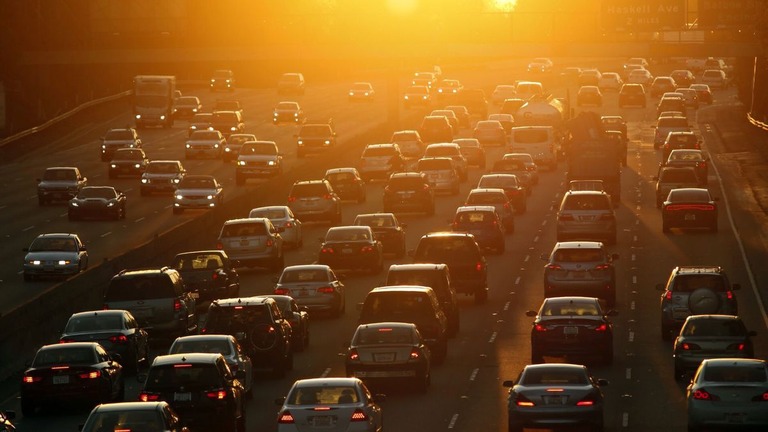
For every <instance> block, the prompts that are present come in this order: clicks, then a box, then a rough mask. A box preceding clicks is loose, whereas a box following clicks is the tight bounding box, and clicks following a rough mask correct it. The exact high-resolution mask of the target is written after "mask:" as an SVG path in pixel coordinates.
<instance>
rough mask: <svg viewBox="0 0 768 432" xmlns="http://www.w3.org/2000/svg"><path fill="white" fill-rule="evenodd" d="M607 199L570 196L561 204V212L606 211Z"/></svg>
mask: <svg viewBox="0 0 768 432" xmlns="http://www.w3.org/2000/svg"><path fill="white" fill-rule="evenodd" d="M610 207H611V206H610V204H609V203H608V197H607V196H605V195H602V194H600V195H591V194H590V195H570V196H568V197H567V198H566V199H565V203H563V210H608V209H609V208H610Z"/></svg>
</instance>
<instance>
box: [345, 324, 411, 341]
mask: <svg viewBox="0 0 768 432" xmlns="http://www.w3.org/2000/svg"><path fill="white" fill-rule="evenodd" d="M413 342H414V341H413V331H411V329H410V328H408V327H375V328H368V327H363V328H360V329H358V330H357V332H356V333H355V337H354V339H353V340H352V344H353V345H387V344H412V343H413Z"/></svg>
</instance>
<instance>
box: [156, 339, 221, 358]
mask: <svg viewBox="0 0 768 432" xmlns="http://www.w3.org/2000/svg"><path fill="white" fill-rule="evenodd" d="M182 353H212V354H221V355H224V356H228V355H230V354H232V346H231V345H230V344H229V342H227V341H226V340H224V339H209V340H205V339H192V340H180V341H176V342H174V344H173V345H172V346H171V349H170V351H169V352H168V354H182Z"/></svg>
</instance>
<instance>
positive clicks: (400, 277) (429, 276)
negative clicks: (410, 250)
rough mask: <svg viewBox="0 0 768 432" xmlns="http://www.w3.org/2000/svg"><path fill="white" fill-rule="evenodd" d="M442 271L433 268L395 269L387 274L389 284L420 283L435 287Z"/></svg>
mask: <svg viewBox="0 0 768 432" xmlns="http://www.w3.org/2000/svg"><path fill="white" fill-rule="evenodd" d="M440 275H441V272H438V271H431V270H395V271H390V272H389V274H387V285H419V286H427V287H430V288H433V289H434V288H435V287H436V286H438V285H439V279H440Z"/></svg>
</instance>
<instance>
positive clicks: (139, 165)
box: [112, 164, 141, 169]
mask: <svg viewBox="0 0 768 432" xmlns="http://www.w3.org/2000/svg"><path fill="white" fill-rule="evenodd" d="M112 167H115V165H112ZM133 167H134V168H136V169H139V168H141V164H136V165H134V166H133Z"/></svg>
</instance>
